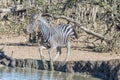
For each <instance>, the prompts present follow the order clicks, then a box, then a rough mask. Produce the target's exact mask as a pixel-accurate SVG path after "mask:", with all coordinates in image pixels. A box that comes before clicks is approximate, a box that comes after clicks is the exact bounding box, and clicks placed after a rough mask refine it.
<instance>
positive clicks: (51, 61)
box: [48, 49, 54, 70]
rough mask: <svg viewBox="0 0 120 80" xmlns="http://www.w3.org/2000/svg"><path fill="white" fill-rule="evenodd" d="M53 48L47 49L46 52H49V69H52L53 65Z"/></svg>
mask: <svg viewBox="0 0 120 80" xmlns="http://www.w3.org/2000/svg"><path fill="white" fill-rule="evenodd" d="M52 50H53V49H49V51H48V53H49V57H50V70H54V66H53V59H52V54H51V52H52Z"/></svg>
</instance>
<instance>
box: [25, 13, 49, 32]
mask: <svg viewBox="0 0 120 80" xmlns="http://www.w3.org/2000/svg"><path fill="white" fill-rule="evenodd" d="M30 22H31V23H30V24H29V25H28V26H27V27H26V33H27V34H31V33H34V32H39V31H40V28H41V24H42V25H45V26H46V27H50V25H49V24H48V22H47V20H46V19H44V18H43V17H42V16H41V15H39V14H34V15H32V16H31V21H30Z"/></svg>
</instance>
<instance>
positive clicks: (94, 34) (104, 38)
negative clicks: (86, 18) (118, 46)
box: [42, 13, 111, 43]
mask: <svg viewBox="0 0 120 80" xmlns="http://www.w3.org/2000/svg"><path fill="white" fill-rule="evenodd" d="M42 16H48V17H52V18H54V19H65V20H67V21H68V22H72V23H74V24H75V25H77V26H79V28H80V29H81V30H83V31H85V32H86V33H88V34H90V35H93V36H95V37H97V38H99V39H101V40H104V41H106V42H107V43H110V41H111V39H108V38H106V37H104V36H103V35H101V34H98V33H95V32H93V31H91V30H88V29H86V28H85V27H83V25H82V24H80V23H78V22H77V21H75V20H73V19H70V18H68V17H65V16H53V15H51V14H48V13H46V14H42Z"/></svg>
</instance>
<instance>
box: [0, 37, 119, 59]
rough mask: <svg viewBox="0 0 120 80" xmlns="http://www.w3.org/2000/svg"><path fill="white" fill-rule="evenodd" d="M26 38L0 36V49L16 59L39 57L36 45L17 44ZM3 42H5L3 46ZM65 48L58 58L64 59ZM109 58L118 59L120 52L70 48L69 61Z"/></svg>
mask: <svg viewBox="0 0 120 80" xmlns="http://www.w3.org/2000/svg"><path fill="white" fill-rule="evenodd" d="M26 41H27V38H26V37H25V36H6V35H1V36H0V49H1V48H3V47H4V48H3V51H4V53H5V54H6V55H8V56H10V57H12V58H17V59H28V58H30V59H40V54H39V51H38V47H37V46H27V45H17V44H20V43H22V44H23V43H25V42H26ZM4 44H7V45H6V46H4ZM55 53H56V51H53V54H52V55H53V57H54V56H55ZM66 55H67V53H66V48H64V49H62V54H61V55H60V56H59V58H58V60H59V61H61V60H64V59H65V57H66ZM44 56H45V59H47V60H48V59H49V55H48V53H47V50H44ZM110 59H120V54H112V53H111V52H109V53H97V52H92V51H82V50H75V49H74V48H72V49H71V54H70V57H69V61H73V60H74V61H79V60H84V61H86V60H92V61H99V60H110Z"/></svg>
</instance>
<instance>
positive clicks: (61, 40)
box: [26, 15, 78, 62]
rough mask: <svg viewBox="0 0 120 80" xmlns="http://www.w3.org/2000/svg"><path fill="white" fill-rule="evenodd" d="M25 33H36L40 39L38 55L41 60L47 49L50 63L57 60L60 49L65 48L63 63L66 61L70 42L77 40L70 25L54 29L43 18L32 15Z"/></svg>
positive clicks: (60, 25)
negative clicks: (54, 51)
mask: <svg viewBox="0 0 120 80" xmlns="http://www.w3.org/2000/svg"><path fill="white" fill-rule="evenodd" d="M26 31H27V33H29V34H30V33H33V32H36V33H37V35H38V39H40V40H41V41H40V44H41V45H40V47H39V50H40V55H41V57H42V58H43V57H44V55H43V51H42V50H43V49H44V48H46V49H48V53H49V57H50V62H52V61H53V60H57V58H58V56H59V55H60V54H61V48H62V47H67V56H66V58H65V61H68V58H69V55H70V48H71V41H73V39H77V38H78V36H77V33H76V32H75V30H74V28H73V27H72V25H71V24H59V25H57V26H55V27H51V26H50V24H49V23H48V22H47V20H46V19H45V18H43V17H42V16H40V15H34V16H33V21H32V23H31V24H29V25H28V26H27V28H26ZM53 49H56V50H57V54H56V56H55V58H54V59H53V58H52V55H51V53H52V51H53Z"/></svg>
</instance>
